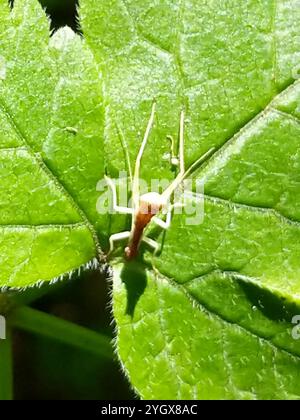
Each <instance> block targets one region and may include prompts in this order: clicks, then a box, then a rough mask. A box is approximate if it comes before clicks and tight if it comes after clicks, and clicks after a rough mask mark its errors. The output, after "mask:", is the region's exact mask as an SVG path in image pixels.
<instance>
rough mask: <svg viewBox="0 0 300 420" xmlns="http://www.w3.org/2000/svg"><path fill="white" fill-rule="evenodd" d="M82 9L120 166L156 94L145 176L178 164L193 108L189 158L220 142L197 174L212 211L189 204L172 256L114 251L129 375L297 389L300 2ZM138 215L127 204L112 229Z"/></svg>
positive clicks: (268, 394) (201, 394)
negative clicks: (174, 149)
mask: <svg viewBox="0 0 300 420" xmlns="http://www.w3.org/2000/svg"><path fill="white" fill-rule="evenodd" d="M80 14H81V22H82V28H83V32H84V36H85V38H86V40H87V42H88V43H89V45H90V47H91V49H92V51H93V54H94V57H95V58H96V60H97V62H98V64H99V66H100V69H101V73H102V80H103V100H104V106H105V130H104V147H105V156H106V161H107V168H108V172H109V173H110V175H111V176H112V177H117V176H118V172H119V171H120V170H124V169H127V168H126V158H125V156H124V146H125V150H126V152H128V154H129V156H130V160H131V162H132V163H133V162H134V159H135V158H136V155H137V151H138V148H139V145H140V142H141V138H142V135H143V132H144V130H145V126H146V123H147V120H148V118H149V113H150V108H151V103H152V100H153V98H156V101H157V117H156V122H155V127H154V129H153V131H152V134H151V137H150V142H149V146H148V148H147V150H146V152H145V155H144V158H143V162H142V171H141V172H142V173H141V176H142V178H143V179H146V180H148V181H150V180H151V179H157V178H158V179H164V178H169V179H172V177H173V176H174V175H173V174H172V172H171V170H170V168H169V162H168V159H166V160H164V159H163V157H164V156H166V154H167V153H169V144H168V142H167V140H166V135H173V136H174V137H176V136H177V133H178V125H179V113H180V111H181V109H182V108H183V107H184V108H185V111H186V119H187V122H186V130H185V157H186V166H188V165H189V164H191V163H192V162H193V161H194V160H195V159H196V158H199V157H200V156H201V155H202V154H203V153H205V152H206V151H207V150H209V149H210V148H211V147H212V146H213V147H215V148H216V153H215V154H214V155H213V156H212V157H211V158H210V159H209V160H208V161H207V162H206V163H205V165H203V167H202V169H201V170H200V171H198V173H197V177H198V178H199V179H203V180H204V181H205V217H204V221H203V223H202V224H199V225H194V226H188V225H187V224H186V217H185V216H184V215H175V216H174V218H173V221H172V226H171V228H170V229H169V230H168V232H167V233H166V235H165V236H164V241H163V250H162V253H161V255H160V256H158V257H154V256H153V255H152V254H151V253H150V252H148V251H146V250H145V249H144V250H143V251H144V252H142V253H141V261H140V262H134V263H125V264H123V263H121V262H119V259H118V257H116V259H115V260H114V261H113V266H114V271H115V275H114V293H113V305H114V314H115V318H116V321H117V326H118V337H117V349H118V352H119V355H120V358H121V361H122V363H123V366H124V369H125V371H126V372H127V374H128V376H129V378H130V380H131V383H132V384H133V386H134V387H135V389H136V390H137V392H138V393H139V394H140V395H141V396H142V397H143V398H156V399H165V398H201V399H204V398H221V399H223V398H226V399H227V398H234V399H237V398H242V399H246V398H258V399H262V398H273V399H275V398H299V397H300V394H299V387H298V382H299V379H298V378H299V374H298V372H299V365H300V357H299V356H300V342H299V341H296V340H294V339H293V338H292V335H291V330H292V327H293V325H292V323H291V320H292V317H293V315H295V314H299V313H300V299H299V295H300V293H299V292H300V283H299V273H300V258H299V257H300V247H299V241H300V213H299V204H300V178H299V173H300V172H299V170H300V163H299V162H300V160H299V138H300V110H299V99H300V83H299V82H297V81H295V80H294V78H295V77H296V75H297V74H298V71H297V69H299V60H300V47H299V45H300V44H299V37H300V29H299V19H300V9H299V7H298V2H297V1H295V0H287V1H284V2H278V1H276V0H264V1H260V2H257V1H244V2H240V1H237V0H230V1H229V2H222V1H219V0H213V1H210V2H204V1H199V0H188V1H184V2H182V1H178V2H174V1H172V2H171V1H164V2H161V1H153V0H144V1H139V2H134V1H131V0H122V1H121V0H113V1H110V2H98V1H96V0H81V12H80ZM121 140H122V141H123V147H122V146H121V143H122V142H121ZM126 227H128V224H127V223H126V222H125V220H124V218H123V217H122V216H119V215H115V216H113V220H112V223H111V232H112V233H114V232H117V231H119V230H125V229H126ZM151 234H152V235H153V237H156V238H157V236H158V232H157V231H152V232H151ZM162 236H163V235H162V234H161V235H159V236H158V237H159V239H160V238H161V237H162Z"/></svg>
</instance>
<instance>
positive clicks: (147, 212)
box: [105, 102, 214, 260]
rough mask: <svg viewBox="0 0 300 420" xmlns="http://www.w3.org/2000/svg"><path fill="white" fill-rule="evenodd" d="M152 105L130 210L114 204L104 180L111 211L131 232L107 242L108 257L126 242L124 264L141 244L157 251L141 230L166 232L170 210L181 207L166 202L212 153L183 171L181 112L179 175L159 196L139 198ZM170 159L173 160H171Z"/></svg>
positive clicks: (120, 233) (136, 166)
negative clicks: (125, 217)
mask: <svg viewBox="0 0 300 420" xmlns="http://www.w3.org/2000/svg"><path fill="white" fill-rule="evenodd" d="M155 108H156V104H155V102H154V103H153V105H152V111H151V115H150V119H149V121H148V125H147V128H146V131H145V135H144V138H143V141H142V144H141V147H140V150H139V153H138V155H137V158H136V161H135V168H134V175H133V179H132V208H130V207H122V206H118V204H117V192H116V186H115V184H114V182H113V180H112V179H111V178H109V177H107V176H106V177H105V179H106V182H107V184H108V186H109V187H110V188H111V191H112V202H113V209H114V211H116V212H118V213H122V214H131V215H132V222H131V230H130V231H125V232H119V233H115V234H113V235H111V237H110V238H109V244H110V251H109V253H111V252H112V251H113V249H114V243H115V242H117V241H120V240H125V239H128V245H127V246H126V248H125V257H126V259H128V260H132V259H133V258H135V257H136V256H137V254H138V251H139V247H140V244H141V241H143V242H145V243H146V244H148V245H149V246H150V247H151V248H153V249H154V252H157V251H159V249H160V246H159V244H158V243H157V242H156V241H155V240H153V239H151V238H148V237H146V236H145V235H144V231H145V228H146V227H147V226H148V225H149V223H150V222H151V221H153V222H154V223H156V224H157V225H158V226H160V227H161V228H163V229H168V228H169V226H170V223H171V215H172V209H173V208H174V207H176V206H182V203H173V204H170V198H171V196H172V194H173V192H174V191H175V190H176V188H178V187H179V185H180V184H181V183H182V182H183V181H184V179H185V178H186V177H187V176H188V175H190V174H191V173H192V172H193V170H194V169H195V168H196V167H197V166H198V165H199V164H200V163H201V162H203V161H204V160H205V159H206V158H207V157H208V156H209V155H211V153H212V152H213V150H214V149H210V150H209V151H208V152H207V153H205V154H204V155H203V156H201V157H200V158H199V159H198V160H196V161H195V162H194V163H193V164H192V165H191V166H190V167H189V168H188V169H187V170H185V167H184V112H183V111H181V114H180V128H179V162H178V164H179V172H178V174H177V176H176V178H175V179H174V180H173V181H172V182H171V184H170V185H169V186H168V187H167V188H166V189H165V191H163V192H162V193H161V194H159V193H157V192H148V193H146V194H143V195H140V188H139V174H140V165H141V159H142V156H143V153H144V150H145V147H146V144H147V141H148V138H149V134H150V131H151V128H152V126H153V122H154V116H155ZM173 158H174V157H173ZM159 213H164V214H166V220H162V219H161V218H159V217H157V214H159Z"/></svg>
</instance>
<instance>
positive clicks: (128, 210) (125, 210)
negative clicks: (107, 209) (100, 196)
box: [104, 175, 133, 214]
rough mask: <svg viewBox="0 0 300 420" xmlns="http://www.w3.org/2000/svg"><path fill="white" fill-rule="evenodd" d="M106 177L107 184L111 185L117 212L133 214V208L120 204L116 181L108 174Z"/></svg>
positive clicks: (114, 208)
mask: <svg viewBox="0 0 300 420" xmlns="http://www.w3.org/2000/svg"><path fill="white" fill-rule="evenodd" d="M104 178H105V181H106V182H107V185H108V186H109V187H110V189H111V192H112V205H113V210H114V211H115V212H117V213H121V214H133V209H132V208H130V207H123V206H118V204H117V190H116V185H115V183H114V181H113V180H112V179H111V178H109V177H108V176H106V175H105V176H104Z"/></svg>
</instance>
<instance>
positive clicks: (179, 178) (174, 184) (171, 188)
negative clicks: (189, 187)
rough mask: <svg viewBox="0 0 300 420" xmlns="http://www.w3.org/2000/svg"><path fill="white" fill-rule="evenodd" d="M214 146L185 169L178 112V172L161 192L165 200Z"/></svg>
mask: <svg viewBox="0 0 300 420" xmlns="http://www.w3.org/2000/svg"><path fill="white" fill-rule="evenodd" d="M214 150H215V148H214V147H212V148H211V149H209V150H208V151H207V152H206V153H205V154H204V155H203V156H201V157H200V158H199V159H197V160H196V161H195V162H194V163H193V164H192V165H191V166H190V167H189V168H188V169H187V170H185V168H184V112H183V111H181V114H180V128H179V165H180V166H179V173H178V175H177V176H176V178H175V179H174V180H173V181H172V182H171V184H170V185H169V186H168V187H167V188H166V189H165V191H164V192H163V193H162V194H161V195H162V197H163V198H165V200H166V201H169V199H170V197H171V195H172V194H173V192H174V191H175V190H176V188H178V187H179V185H180V184H181V183H182V181H184V179H185V178H186V177H187V176H188V175H190V174H191V173H192V172H193V171H194V170H195V169H196V168H197V166H198V165H200V163H202V162H204V160H205V159H207V158H208V157H209V156H211V155H212V153H213V152H214Z"/></svg>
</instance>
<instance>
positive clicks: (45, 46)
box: [0, 0, 104, 287]
mask: <svg viewBox="0 0 300 420" xmlns="http://www.w3.org/2000/svg"><path fill="white" fill-rule="evenodd" d="M0 18H1V30H0V51H1V60H0V63H1V75H2V76H1V80H0V121H1V124H0V125H1V129H0V147H1V150H0V172H1V186H0V206H1V215H0V225H1V240H0V255H1V260H0V269H1V279H0V285H5V286H13V287H20V286H28V285H32V284H35V283H36V282H37V281H39V280H46V281H47V280H48V281H49V280H52V279H53V278H55V277H57V276H60V275H61V274H64V273H66V272H71V271H72V270H74V269H77V268H78V267H79V266H80V265H83V264H86V263H87V262H89V261H90V260H91V259H92V258H93V257H95V256H96V255H97V252H98V253H99V252H100V250H99V240H98V235H97V229H98V228H97V226H96V225H97V220H98V219H99V215H98V214H97V212H96V201H97V194H98V193H97V191H96V184H97V181H98V180H99V179H101V178H102V176H103V169H104V166H103V165H104V163H103V155H102V150H101V145H102V129H101V127H102V111H101V109H102V108H101V96H100V87H99V80H98V71H97V68H96V66H95V64H94V60H93V56H92V54H91V53H90V52H89V50H88V49H87V48H86V47H85V44H84V42H83V41H82V39H80V38H79V36H77V35H75V34H74V33H73V32H72V31H71V30H70V29H68V28H63V29H61V30H59V31H58V32H57V33H55V35H54V36H53V37H52V38H51V40H50V38H49V35H50V33H49V23H48V20H47V18H46V16H45V13H44V11H43V10H42V9H41V7H40V5H39V4H38V2H37V1H35V0H28V1H25V0H18V1H16V2H15V5H14V8H13V10H12V12H10V10H9V8H8V5H7V3H6V1H2V2H1V6H0ZM99 236H100V235H99ZM96 248H97V249H96Z"/></svg>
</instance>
